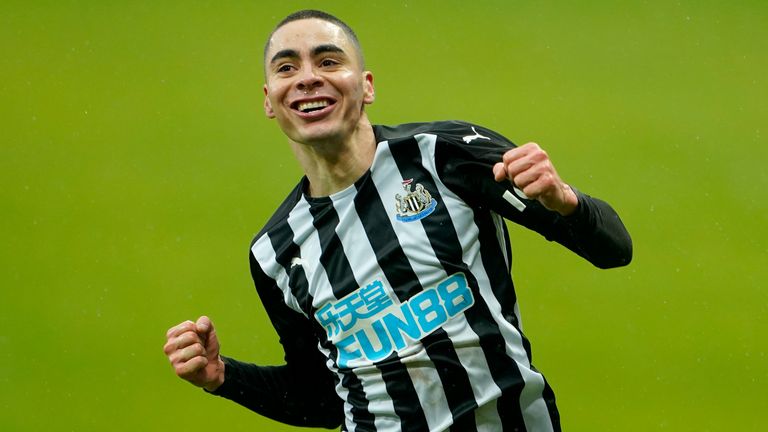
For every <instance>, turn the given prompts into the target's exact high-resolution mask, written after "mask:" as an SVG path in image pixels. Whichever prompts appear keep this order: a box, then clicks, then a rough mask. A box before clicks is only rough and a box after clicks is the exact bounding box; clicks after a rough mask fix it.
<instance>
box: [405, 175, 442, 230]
mask: <svg viewBox="0 0 768 432" xmlns="http://www.w3.org/2000/svg"><path fill="white" fill-rule="evenodd" d="M412 185H413V179H408V180H403V189H405V195H400V194H396V195H395V210H396V211H397V216H396V217H397V220H399V221H400V222H413V221H417V220H419V219H423V218H425V217H427V216H429V215H430V214H432V212H433V211H435V207H436V206H437V201H435V199H434V198H432V195H431V194H430V193H429V191H428V190H426V189H425V188H424V186H422V185H421V184H420V183H416V186H415V188H414V189H413V190H412V189H411V188H412Z"/></svg>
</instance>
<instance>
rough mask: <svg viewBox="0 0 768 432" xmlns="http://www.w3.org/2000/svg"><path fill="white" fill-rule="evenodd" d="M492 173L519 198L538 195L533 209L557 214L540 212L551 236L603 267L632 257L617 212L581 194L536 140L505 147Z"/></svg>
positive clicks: (535, 197) (627, 235)
mask: <svg viewBox="0 0 768 432" xmlns="http://www.w3.org/2000/svg"><path fill="white" fill-rule="evenodd" d="M493 175H494V179H495V180H496V181H497V182H500V183H502V184H508V185H511V186H512V191H513V193H516V194H517V195H518V196H519V197H521V198H525V199H528V200H535V201H536V203H531V204H534V208H533V209H531V210H532V211H533V212H534V213H539V214H542V213H545V210H548V211H549V212H550V213H557V215H552V214H550V215H542V216H541V219H544V220H546V219H551V223H552V227H553V228H555V229H547V227H546V226H539V227H538V228H539V229H537V231H539V232H541V233H542V234H544V235H545V236H547V238H548V239H549V240H554V241H557V242H558V243H560V244H562V245H564V246H566V247H567V248H569V249H571V250H572V251H574V252H576V253H577V254H579V255H580V256H582V257H584V258H586V259H587V260H588V261H590V262H591V263H592V264H594V265H595V266H597V267H600V268H611V267H618V266H623V265H626V264H629V262H630V261H631V259H632V239H631V238H630V236H629V233H628V232H627V230H626V228H625V227H624V225H623V224H622V223H621V219H620V218H619V215H618V214H617V213H616V211H615V210H614V209H613V208H611V206H610V205H608V203H606V202H605V201H601V200H599V199H596V198H592V197H590V196H588V195H586V194H583V193H580V192H578V191H576V190H575V189H574V188H572V187H571V186H569V185H568V184H566V183H565V182H563V181H562V180H561V179H560V176H559V175H558V173H557V170H556V169H555V167H554V165H553V164H552V162H551V160H550V159H549V155H547V153H546V152H545V151H544V150H542V149H541V147H539V146H538V144H536V143H528V144H525V145H523V146H520V147H517V148H513V149H510V150H508V151H506V152H505V153H504V155H503V156H502V158H501V161H500V162H497V163H496V164H494V166H493ZM515 187H517V190H515ZM520 192H522V193H520ZM536 207H539V208H536ZM540 207H543V208H544V209H543V210H542V209H541V208H540ZM558 215H559V217H558ZM534 226H535V225H534Z"/></svg>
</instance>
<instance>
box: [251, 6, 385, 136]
mask: <svg viewBox="0 0 768 432" xmlns="http://www.w3.org/2000/svg"><path fill="white" fill-rule="evenodd" d="M265 62H266V67H265V69H266V71H265V73H266V84H265V85H264V96H265V97H264V110H265V112H266V115H267V117H269V118H274V119H277V122H278V124H279V125H280V128H281V129H282V130H283V132H284V133H285V134H286V135H287V136H288V138H290V139H291V140H293V141H295V142H298V143H304V144H313V143H321V142H338V141H344V140H346V139H347V138H349V137H350V136H352V134H353V132H354V131H355V128H356V127H357V125H358V122H359V121H360V119H361V117H362V116H363V107H364V106H365V105H366V104H370V103H373V99H374V95H373V75H372V74H371V73H370V72H368V71H363V70H362V65H361V61H360V56H359V55H358V52H357V50H356V49H355V45H354V44H353V42H352V41H350V40H349V38H348V37H347V35H346V34H345V33H344V31H343V30H342V29H341V28H340V27H338V26H337V25H335V24H333V23H330V22H327V21H323V20H319V19H305V20H299V21H293V22H290V23H288V24H285V25H284V26H283V27H281V28H279V29H278V30H277V31H276V32H275V33H274V34H273V35H272V39H271V41H270V46H269V49H268V50H267V57H266V59H265Z"/></svg>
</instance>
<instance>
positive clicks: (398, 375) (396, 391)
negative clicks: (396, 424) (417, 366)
mask: <svg viewBox="0 0 768 432" xmlns="http://www.w3.org/2000/svg"><path fill="white" fill-rule="evenodd" d="M376 367H377V368H378V369H379V371H381V376H382V378H383V379H384V384H385V385H386V387H387V394H389V397H390V398H391V399H392V404H393V405H394V407H395V413H397V415H398V417H400V430H402V431H403V432H422V431H425V430H428V429H429V427H428V425H427V418H426V417H425V416H424V410H422V409H421V404H420V403H419V398H418V395H417V393H416V388H415V387H414V386H413V382H412V381H411V376H410V375H409V374H408V369H407V368H406V367H405V365H403V364H402V363H401V362H400V358H399V357H398V356H397V355H396V354H393V355H392V358H391V359H387V360H383V361H381V362H379V363H378V364H377V365H376Z"/></svg>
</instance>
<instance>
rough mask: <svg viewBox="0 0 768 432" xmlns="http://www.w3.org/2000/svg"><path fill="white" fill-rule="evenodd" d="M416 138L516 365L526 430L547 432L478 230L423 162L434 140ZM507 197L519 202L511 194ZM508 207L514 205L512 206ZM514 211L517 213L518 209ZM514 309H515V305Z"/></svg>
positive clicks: (535, 377)
mask: <svg viewBox="0 0 768 432" xmlns="http://www.w3.org/2000/svg"><path fill="white" fill-rule="evenodd" d="M416 138H417V141H418V143H419V147H420V149H421V150H422V157H423V161H422V162H423V163H424V165H425V166H426V167H428V168H429V170H430V171H431V172H432V175H433V178H434V180H435V183H436V184H437V185H438V188H439V192H440V195H441V196H442V199H443V201H444V204H445V206H446V209H447V210H448V214H449V215H450V217H451V220H452V222H453V224H454V227H455V229H456V232H457V234H458V235H459V241H460V242H461V246H462V253H463V257H462V260H463V261H464V263H466V264H467V265H468V266H469V268H470V271H471V272H472V274H473V275H474V276H475V278H476V279H477V282H478V285H479V288H480V295H481V297H482V298H483V300H484V301H485V302H486V304H487V305H488V308H489V309H490V312H491V314H492V316H493V318H494V321H495V322H496V324H497V325H498V327H499V330H500V331H501V334H502V336H503V337H504V340H505V341H506V344H505V345H506V351H507V354H508V355H509V356H510V357H512V359H514V360H515V362H516V363H517V364H518V369H519V370H520V374H521V376H522V378H523V380H524V382H525V388H524V389H523V392H522V394H521V400H520V404H521V409H522V412H523V419H524V421H525V423H526V427H527V429H528V430H551V429H552V424H551V421H550V419H549V411H548V410H547V407H546V404H545V403H544V400H543V399H542V397H541V394H542V389H543V383H544V380H543V377H542V376H541V374H539V373H537V372H534V371H533V370H531V369H530V363H529V361H528V354H527V353H526V352H525V349H524V347H523V343H522V335H521V334H520V333H519V332H518V331H517V329H515V327H514V326H513V325H512V324H510V323H509V322H507V320H505V319H504V318H503V314H502V313H501V305H500V304H499V302H498V299H497V298H496V296H495V295H494V293H493V290H492V289H491V284H490V280H489V278H488V275H487V274H486V272H485V267H484V266H483V263H482V258H481V256H480V245H479V242H478V241H477V237H478V235H479V229H478V227H477V225H475V223H474V215H473V211H472V209H470V208H469V207H468V206H467V204H466V203H465V202H464V201H463V200H461V199H460V198H459V197H458V196H456V195H455V194H454V193H453V192H452V191H450V190H449V189H448V188H447V187H446V186H445V185H444V184H443V183H442V181H441V180H440V178H439V176H437V174H436V172H437V170H436V167H435V165H434V157H429V158H427V155H430V156H431V155H434V153H435V146H436V137H435V136H434V135H427V134H424V135H417V136H416ZM507 193H509V192H507ZM510 196H512V197H513V198H514V199H515V200H516V201H518V202H520V201H519V200H518V199H517V198H516V197H514V195H512V194H511V193H510ZM505 198H506V193H505ZM508 201H509V199H508ZM511 203H512V202H511ZM512 204H513V205H514V203H512ZM520 204H521V205H523V208H525V205H524V204H522V202H520ZM518 210H520V209H519V208H518ZM502 250H503V247H502ZM515 309H517V305H516V304H515ZM515 312H516V313H517V310H515ZM467 371H468V372H470V380H474V379H477V378H478V377H477V376H474V375H472V373H473V372H477V370H476V369H472V368H468V369H467ZM529 386H530V387H529ZM494 387H495V388H497V387H496V386H495V385H494V386H491V387H487V388H494ZM494 393H495V392H494V391H488V390H486V394H484V395H483V397H481V398H480V400H479V401H478V403H479V404H481V403H484V402H485V401H488V400H490V399H489V398H492V397H493V394H494Z"/></svg>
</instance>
